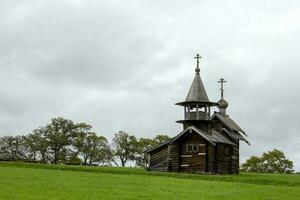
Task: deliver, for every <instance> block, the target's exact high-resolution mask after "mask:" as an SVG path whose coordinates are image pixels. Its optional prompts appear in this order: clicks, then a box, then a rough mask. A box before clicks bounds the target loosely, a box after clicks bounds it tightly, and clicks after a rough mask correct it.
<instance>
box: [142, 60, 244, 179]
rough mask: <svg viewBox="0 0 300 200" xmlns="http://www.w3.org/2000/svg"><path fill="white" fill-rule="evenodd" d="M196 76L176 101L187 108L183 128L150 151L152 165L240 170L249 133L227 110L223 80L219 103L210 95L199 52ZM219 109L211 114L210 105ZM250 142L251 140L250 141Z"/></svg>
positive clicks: (161, 168)
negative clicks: (242, 143) (242, 145)
mask: <svg viewBox="0 0 300 200" xmlns="http://www.w3.org/2000/svg"><path fill="white" fill-rule="evenodd" d="M195 58H196V59H197V67H196V70H195V72H196V74H195V78H194V80H193V82H192V86H191V88H190V90H189V92H188V95H187V97H186V99H185V101H183V102H179V103H176V105H179V106H182V107H183V108H184V119H183V120H179V121H177V122H178V123H180V124H182V126H183V131H182V132H181V133H179V134H178V135H177V136H175V137H174V138H172V139H171V140H170V141H168V142H165V143H163V144H160V145H159V146H156V147H154V148H152V149H149V150H148V151H147V153H148V156H149V157H148V158H149V165H148V166H149V169H150V170H157V171H170V172H207V173H209V172H210V173H220V174H225V173H239V142H240V140H242V141H245V142H247V143H248V141H247V140H246V139H245V137H246V136H247V135H246V133H245V132H244V131H243V130H242V129H241V128H240V127H239V126H238V125H237V124H236V123H235V122H234V121H233V120H232V119H231V118H230V117H229V115H227V114H226V108H227V107H228V103H227V102H226V101H225V100H224V97H223V92H224V89H223V84H224V83H225V82H226V81H224V79H220V81H219V83H221V99H220V100H219V101H218V103H214V102H211V101H210V100H209V99H208V96H207V93H206V90H205V88H204V85H203V82H202V80H201V78H200V68H199V58H200V56H199V55H197V56H196V57H195ZM214 106H217V107H218V108H219V111H218V112H214V113H213V114H212V115H211V108H212V107H214ZM248 144H249V143H248Z"/></svg>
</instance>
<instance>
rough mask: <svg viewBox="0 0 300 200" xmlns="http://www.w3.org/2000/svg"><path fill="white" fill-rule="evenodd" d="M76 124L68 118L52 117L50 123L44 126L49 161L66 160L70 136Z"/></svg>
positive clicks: (55, 162)
mask: <svg viewBox="0 0 300 200" xmlns="http://www.w3.org/2000/svg"><path fill="white" fill-rule="evenodd" d="M75 129H76V126H75V124H74V123H73V122H72V121H71V120H68V119H64V118H61V117H59V118H54V119H52V120H51V123H50V124H48V125H47V126H46V127H45V133H44V136H45V138H46V141H47V143H48V148H49V153H50V156H51V157H50V161H51V163H54V164H57V163H59V162H64V161H66V158H67V155H68V153H69V150H68V149H67V147H68V146H69V145H71V137H72V136H73V135H74V132H75Z"/></svg>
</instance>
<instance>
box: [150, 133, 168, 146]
mask: <svg viewBox="0 0 300 200" xmlns="http://www.w3.org/2000/svg"><path fill="white" fill-rule="evenodd" d="M170 139H171V138H170V137H169V136H167V135H157V136H155V137H154V138H153V141H154V142H155V144H157V145H159V144H162V143H164V142H167V141H169V140H170Z"/></svg>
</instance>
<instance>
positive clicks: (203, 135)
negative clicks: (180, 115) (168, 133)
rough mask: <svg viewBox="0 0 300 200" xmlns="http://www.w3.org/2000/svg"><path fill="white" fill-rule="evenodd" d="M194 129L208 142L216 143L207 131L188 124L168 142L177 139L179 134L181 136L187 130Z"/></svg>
mask: <svg viewBox="0 0 300 200" xmlns="http://www.w3.org/2000/svg"><path fill="white" fill-rule="evenodd" d="M192 130H193V131H195V132H196V133H198V134H199V135H200V136H202V137H203V138H204V139H206V140H207V141H208V142H210V143H211V144H212V145H216V144H215V142H214V141H213V140H212V138H211V135H209V134H208V133H206V132H204V131H202V130H200V129H198V128H196V127H195V126H189V127H187V128H186V129H185V130H183V131H182V132H181V133H179V134H178V135H177V136H175V137H174V138H172V139H171V141H170V142H175V141H176V140H177V139H179V138H180V137H181V136H183V135H184V134H185V133H186V132H187V131H192Z"/></svg>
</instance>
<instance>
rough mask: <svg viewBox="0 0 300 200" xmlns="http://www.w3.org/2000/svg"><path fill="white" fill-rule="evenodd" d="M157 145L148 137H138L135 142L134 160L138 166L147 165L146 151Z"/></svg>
mask: <svg viewBox="0 0 300 200" xmlns="http://www.w3.org/2000/svg"><path fill="white" fill-rule="evenodd" d="M155 145H157V142H156V141H154V140H153V139H149V138H140V139H139V140H138V142H137V148H136V149H137V152H136V154H135V162H136V165H137V166H139V167H147V165H148V155H147V153H146V151H147V150H148V149H150V148H152V147H154V146H155Z"/></svg>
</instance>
